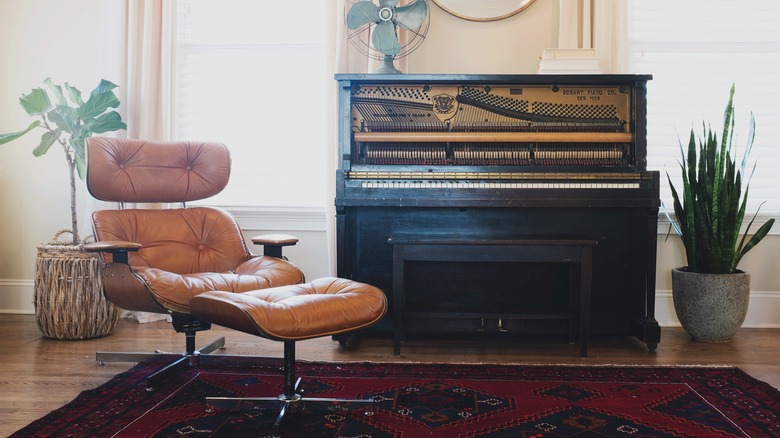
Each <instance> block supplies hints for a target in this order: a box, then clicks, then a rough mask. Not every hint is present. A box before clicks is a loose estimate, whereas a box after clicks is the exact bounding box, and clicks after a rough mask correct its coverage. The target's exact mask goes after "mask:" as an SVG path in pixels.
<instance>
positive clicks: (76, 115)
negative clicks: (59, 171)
mask: <svg viewBox="0 0 780 438" xmlns="http://www.w3.org/2000/svg"><path fill="white" fill-rule="evenodd" d="M43 83H44V85H45V86H46V89H48V91H47V90H46V89H44V88H34V89H33V90H32V91H30V93H29V94H25V95H23V96H22V97H20V98H19V103H20V104H21V105H22V108H24V110H25V111H26V112H27V114H28V115H29V116H31V117H33V118H35V120H34V121H33V122H31V123H30V124H29V125H28V126H27V128H25V129H23V130H21V131H17V132H11V133H8V134H0V145H2V144H5V143H9V142H11V141H13V140H16V139H17V138H20V137H22V136H24V135H26V134H27V133H30V132H32V131H34V130H36V129H39V130H42V131H43V133H42V134H41V139H40V142H39V144H38V146H36V147H35V149H33V151H32V153H33V155H35V156H36V157H40V156H42V155H44V154H46V153H47V152H49V149H51V147H52V146H54V145H55V144H57V145H59V146H60V147H62V150H63V151H64V153H65V160H66V161H67V164H68V172H69V176H70V211H71V233H72V235H73V244H74V245H77V244H78V243H79V241H80V239H79V229H78V217H77V214H76V174H78V176H79V178H80V179H82V180H83V179H84V177H85V175H86V161H85V140H86V139H87V138H89V137H91V136H92V134H102V133H105V132H111V131H117V130H120V129H127V125H126V124H125V123H124V122H123V121H122V117H121V116H120V115H119V113H118V112H116V111H114V108H117V107H119V98H118V97H117V96H116V94H115V93H114V91H113V90H114V89H115V88H117V85H116V84H113V83H111V82H109V81H107V80H105V79H102V80H101V81H100V83H99V84H98V85H97V87H95V89H94V90H92V92H91V93H90V94H89V96H88V97H86V99H87V100H86V101H84V98H83V97H82V95H81V91H79V90H78V89H77V88H75V87H72V86H70V85H68V83H67V82H66V83H65V84H63V85H57V84H55V83H54V82H52V80H51V78H46V80H45V81H43Z"/></svg>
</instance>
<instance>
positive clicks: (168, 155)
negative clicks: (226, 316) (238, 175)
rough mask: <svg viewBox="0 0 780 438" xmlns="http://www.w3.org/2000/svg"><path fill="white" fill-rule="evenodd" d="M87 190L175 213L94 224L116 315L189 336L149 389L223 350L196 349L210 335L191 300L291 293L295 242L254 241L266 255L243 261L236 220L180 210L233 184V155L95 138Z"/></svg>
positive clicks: (105, 216)
mask: <svg viewBox="0 0 780 438" xmlns="http://www.w3.org/2000/svg"><path fill="white" fill-rule="evenodd" d="M86 149H87V188H88V189H89V192H90V193H91V194H92V196H94V197H95V198H97V199H100V200H103V201H111V202H119V203H120V206H123V205H124V203H166V204H167V203H177V204H181V206H180V207H178V208H166V209H148V208H147V209H142V208H127V209H125V208H121V209H119V210H100V211H96V212H95V213H94V214H93V216H92V221H93V226H94V231H95V238H96V242H95V243H93V244H89V245H87V246H86V249H87V250H88V251H95V252H97V251H99V252H103V253H106V254H104V259H105V261H106V262H107V263H106V266H105V274H104V279H103V282H104V293H105V295H106V297H107V299H108V300H109V301H111V302H112V303H114V304H115V305H117V306H118V307H120V308H122V309H127V310H134V311H143V312H153V313H162V314H166V315H170V317H171V318H172V322H173V327H174V329H175V330H176V331H177V332H180V333H184V334H185V336H186V348H185V351H184V352H183V353H182V356H181V358H179V359H178V360H176V361H175V362H173V363H171V364H170V365H168V366H167V367H165V368H163V369H161V370H160V371H159V372H157V373H155V374H154V375H152V376H150V377H149V379H148V380H147V385H148V386H150V387H154V386H156V385H157V384H158V383H159V382H160V381H162V380H164V379H166V378H167V376H168V375H170V373H173V372H175V371H176V370H177V369H178V367H182V366H192V365H196V364H197V362H198V360H199V355H201V354H205V353H210V352H212V351H214V350H216V349H218V348H222V347H224V345H225V340H224V338H219V339H217V340H216V341H214V342H212V343H210V344H208V345H206V346H205V347H203V348H201V349H199V350H196V349H195V334H196V333H197V332H198V331H202V330H208V329H209V328H211V323H210V322H209V321H206V320H203V319H201V318H198V317H195V316H193V315H192V313H191V312H190V300H191V299H192V297H194V296H196V295H198V294H200V293H202V292H205V291H214V290H220V291H229V292H247V291H255V290H259V289H266V288H273V287H278V286H285V285H291V284H297V283H301V282H303V281H304V276H303V273H302V272H301V271H300V270H299V269H298V268H297V267H296V266H295V265H293V264H292V263H290V262H288V261H286V260H284V259H282V258H281V257H282V251H281V249H282V247H283V246H287V245H292V244H295V243H296V242H297V239H295V238H294V237H292V236H284V235H271V236H261V237H259V238H256V239H253V242H254V243H257V244H263V245H264V254H265V255H263V256H256V255H253V254H251V253H250V252H249V250H248V248H247V245H246V243H245V240H244V237H243V235H242V234H241V229H240V228H239V225H238V223H237V222H236V220H235V219H234V218H233V217H232V216H231V215H230V214H228V213H227V212H225V211H224V210H221V209H217V208H211V207H186V206H185V204H184V203H185V202H189V201H195V200H199V199H204V198H208V197H210V196H213V195H215V194H217V193H219V192H220V191H221V190H222V189H223V188H224V187H225V186H226V185H227V183H228V179H229V177H230V153H229V151H228V149H227V147H226V146H225V145H223V144H220V143H213V142H205V143H204V142H155V141H142V140H125V139H115V138H101V137H93V138H90V139H88V140H87V144H86ZM155 355H157V353H109V352H98V353H97V360H98V362H99V363H102V362H108V361H124V362H140V361H142V360H146V359H149V358H150V357H153V356H155Z"/></svg>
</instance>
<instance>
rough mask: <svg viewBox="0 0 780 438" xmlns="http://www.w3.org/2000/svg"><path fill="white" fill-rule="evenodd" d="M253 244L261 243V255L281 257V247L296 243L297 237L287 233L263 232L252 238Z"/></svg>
mask: <svg viewBox="0 0 780 438" xmlns="http://www.w3.org/2000/svg"><path fill="white" fill-rule="evenodd" d="M252 243H254V244H255V245H263V255H267V256H271V257H276V258H282V247H285V246H292V245H295V244H296V243H298V238H297V237H295V236H291V235H289V234H263V235H262V236H256V237H253V238H252Z"/></svg>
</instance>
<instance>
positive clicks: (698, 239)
mask: <svg viewBox="0 0 780 438" xmlns="http://www.w3.org/2000/svg"><path fill="white" fill-rule="evenodd" d="M733 102H734V86H733V85H732V86H731V92H730V94H729V101H728V104H727V105H726V110H725V112H724V117H723V132H722V134H721V139H720V143H718V136H717V133H715V132H714V131H713V130H712V129H711V128H710V127H709V126H708V125H707V124H703V137H702V138H699V139H698V141H697V139H696V136H695V134H694V130H693V129H691V135H690V139H689V141H688V149H687V153H686V151H685V150H684V149H683V144H682V141H680V152H681V155H682V160H681V162H680V168H681V170H682V184H683V185H682V199H680V196H679V194H678V192H677V190H676V189H675V187H674V184H672V180H671V178H670V177H669V175H668V174H667V179H668V180H669V185H670V186H671V189H672V196H673V198H674V214H675V217H676V221H675V220H672V227H673V228H674V229H675V231H676V232H677V234H678V235H679V236H680V238H681V239H682V242H683V245H684V246H685V255H686V257H687V260H688V266H687V269H688V271H691V272H701V273H710V274H729V273H733V272H735V271H736V269H737V265H738V264H739V261H740V260H741V259H742V257H743V256H744V255H745V254H746V253H747V252H748V251H750V250H751V249H752V248H753V247H754V246H756V245H757V244H758V243H759V242H760V241H761V239H763V238H764V237H765V236H766V235H767V233H768V232H769V230H770V229H771V228H772V225H773V224H774V222H775V220H774V219H769V220H768V221H766V223H764V224H763V225H762V226H761V227H760V228H759V229H758V231H756V232H755V233H754V234H753V235H752V236H751V237H750V238H749V239H748V236H749V234H748V231H749V230H750V228H751V227H752V225H753V222H754V221H755V219H756V217H757V216H758V212H756V213H755V214H754V215H753V217H752V218H751V220H750V223H749V224H748V226H747V228H746V230H745V232H744V233H743V234H742V235H741V236H740V229H741V227H742V221H743V219H744V217H745V209H746V205H747V199H748V188H749V185H750V177H749V176H748V177H747V179H745V178H746V176H745V166H746V163H747V159H748V155H749V154H750V149H751V148H752V146H753V139H754V138H755V118H754V117H753V114H752V113H751V114H750V129H749V131H748V140H747V145H746V147H745V151H744V153H743V155H742V161H741V163H740V166H739V168H738V167H737V162H736V159H735V157H733V156H732V154H734V153H735V151H734V144H733V140H734V139H733V131H734V105H733ZM754 169H755V164H754V165H753V169H751V176H752V171H753V170H754ZM743 183H744V189H745V190H744V193H743V191H742V186H743Z"/></svg>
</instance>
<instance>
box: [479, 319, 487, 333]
mask: <svg viewBox="0 0 780 438" xmlns="http://www.w3.org/2000/svg"><path fill="white" fill-rule="evenodd" d="M477 332H479V333H484V332H485V318H482V319H480V321H479V327H478V328H477Z"/></svg>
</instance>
